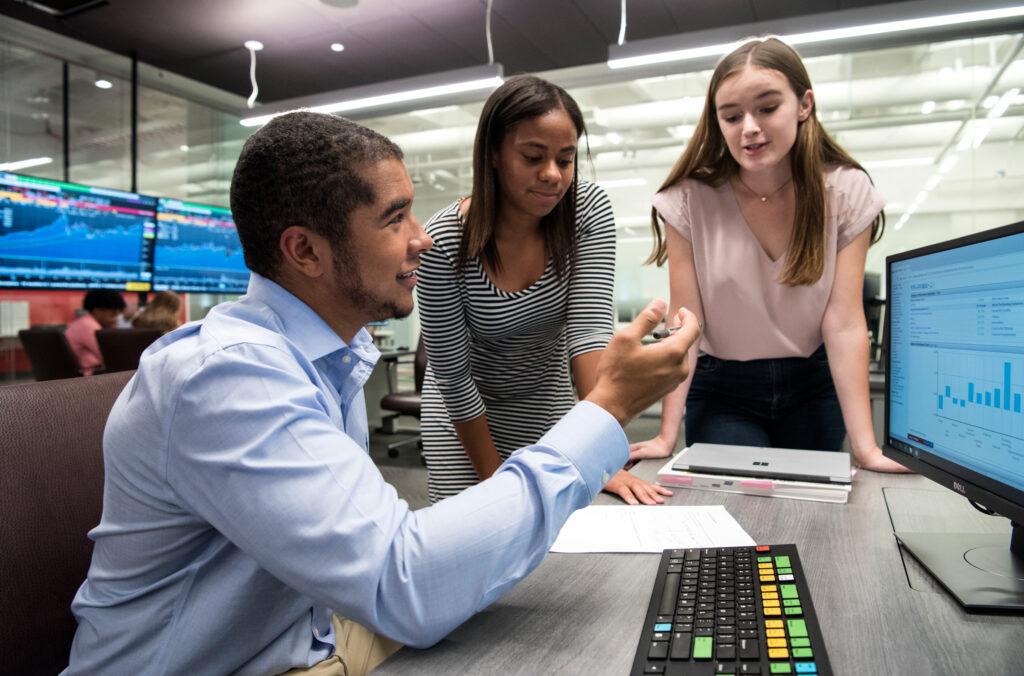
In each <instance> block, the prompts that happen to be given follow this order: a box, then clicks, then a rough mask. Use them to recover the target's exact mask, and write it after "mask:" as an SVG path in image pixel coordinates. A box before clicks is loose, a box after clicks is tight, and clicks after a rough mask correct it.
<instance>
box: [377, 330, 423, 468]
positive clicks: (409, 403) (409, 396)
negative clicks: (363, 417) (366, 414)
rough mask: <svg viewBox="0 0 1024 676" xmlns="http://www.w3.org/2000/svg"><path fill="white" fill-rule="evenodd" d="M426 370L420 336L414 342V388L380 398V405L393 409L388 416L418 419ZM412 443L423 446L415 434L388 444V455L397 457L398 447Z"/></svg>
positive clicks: (420, 439) (385, 408) (386, 409)
mask: <svg viewBox="0 0 1024 676" xmlns="http://www.w3.org/2000/svg"><path fill="white" fill-rule="evenodd" d="M394 362H397V359H395V360H394ZM426 372H427V348H426V346H425V345H424V344H423V337H422V336H420V340H419V342H418V343H417V344H416V353H415V357H414V359H413V382H414V384H415V388H416V389H414V390H400V391H398V392H390V393H388V394H385V395H384V396H383V397H382V398H381V400H380V407H381V408H382V409H384V410H385V411H394V413H393V414H392V415H390V416H388V417H389V418H397V417H398V416H400V415H411V416H414V417H415V418H417V419H419V417H420V403H421V401H422V399H423V397H422V392H423V376H424V374H425V373H426ZM388 387H389V388H390V387H391V378H390V376H389V377H388ZM412 443H415V444H416V445H417V447H418V448H420V449H422V448H423V439H422V437H421V436H420V435H419V434H417V435H416V436H414V437H410V438H408V439H402V440H401V441H396V442H394V443H391V444H388V457H391V458H396V457H398V449H399V447H401V446H405V445H406V444H412Z"/></svg>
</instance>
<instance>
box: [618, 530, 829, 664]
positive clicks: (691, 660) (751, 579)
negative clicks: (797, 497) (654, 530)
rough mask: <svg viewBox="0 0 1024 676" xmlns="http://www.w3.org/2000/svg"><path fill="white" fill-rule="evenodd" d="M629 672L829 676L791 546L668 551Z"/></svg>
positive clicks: (655, 582) (792, 546) (798, 560)
mask: <svg viewBox="0 0 1024 676" xmlns="http://www.w3.org/2000/svg"><path fill="white" fill-rule="evenodd" d="M630 673H631V674H634V675H636V674H670V675H671V674H686V675H687V676H689V675H691V674H695V675H701V674H708V675H711V674H715V675H716V676H722V675H724V674H735V675H736V676H739V675H740V674H760V675H761V676H772V675H773V674H801V675H806V676H831V674H832V668H831V667H830V666H829V663H828V655H826V654H825V641H824V639H823V638H822V635H821V628H820V627H819V626H818V618H817V616H816V615H815V614H814V607H813V606H812V605H811V593H810V590H809V589H808V588H807V582H806V579H805V577H804V571H803V568H802V567H801V565H800V557H799V556H798V555H797V551H796V545H771V546H767V545H759V546H757V547H721V548H715V549H666V550H665V551H664V552H663V553H662V555H661V564H660V565H659V566H658V577H657V578H656V579H655V581H654V591H653V592H652V593H651V603H650V605H649V606H648V608H647V618H646V619H645V620H644V628H643V631H642V632H641V634H640V645H638V646H637V649H636V657H635V658H634V659H633V670H632V671H631V672H630Z"/></svg>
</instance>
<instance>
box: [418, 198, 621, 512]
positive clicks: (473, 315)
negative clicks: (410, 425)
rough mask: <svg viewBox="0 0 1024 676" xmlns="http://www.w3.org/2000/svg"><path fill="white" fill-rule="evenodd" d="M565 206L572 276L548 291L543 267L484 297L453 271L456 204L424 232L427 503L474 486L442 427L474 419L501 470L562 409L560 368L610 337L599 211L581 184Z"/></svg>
mask: <svg viewBox="0 0 1024 676" xmlns="http://www.w3.org/2000/svg"><path fill="white" fill-rule="evenodd" d="M576 197H577V202H576V241H577V262H576V268H575V270H574V272H573V274H572V275H571V277H570V278H569V279H566V280H562V281H559V279H558V276H557V275H556V274H555V269H554V267H553V266H552V265H551V263H550V262H549V263H548V266H547V268H546V269H545V270H544V274H543V275H541V277H540V279H538V280H537V281H536V282H534V283H533V284H532V285H531V286H529V287H527V288H526V289H523V290H522V291H517V292H515V293H509V292H506V291H502V290H500V289H498V288H497V287H496V286H494V284H492V283H491V281H490V278H488V276H487V274H486V273H485V272H484V268H483V266H482V264H481V263H480V261H479V260H477V259H474V260H472V261H470V263H469V265H468V266H467V268H466V269H465V271H464V273H462V274H459V273H457V272H456V268H455V259H456V254H457V252H458V247H459V238H460V236H461V233H462V214H461V212H460V211H459V204H458V202H456V203H454V204H452V205H451V206H449V207H447V208H445V209H442V210H441V211H439V212H438V213H437V214H435V215H434V216H433V217H432V218H431V219H430V221H429V222H428V223H427V224H426V226H425V228H426V230H427V232H428V233H430V236H431V237H432V238H433V240H434V246H433V248H432V249H431V250H430V251H429V252H428V253H426V254H424V255H423V256H422V258H421V261H422V265H421V266H420V269H419V271H418V276H419V283H418V286H417V293H418V305H419V312H420V321H421V330H422V331H423V338H424V341H425V344H426V348H427V356H428V363H427V372H426V377H425V379H424V383H423V403H422V410H421V427H422V436H423V453H424V456H425V458H426V461H427V471H428V491H429V495H430V499H431V501H432V502H436V501H437V500H440V499H442V498H445V497H448V496H451V495H455V494H456V493H459V492H460V491H462V490H463V489H465V488H467V487H469V486H472V485H474V484H476V483H477V476H476V472H475V471H474V470H473V465H472V463H470V461H469V456H467V455H466V452H465V451H464V450H463V449H462V444H461V443H460V442H459V438H458V436H457V435H456V433H455V428H454V427H453V426H452V422H453V421H455V422H464V421H467V420H471V419H473V418H476V417H477V416H479V415H480V414H481V413H484V414H486V417H487V423H488V427H489V428H490V432H491V437H492V438H493V439H494V443H495V446H497V449H498V453H499V454H500V455H501V458H502V459H503V460H504V459H505V458H507V457H508V456H509V455H510V454H511V453H512V452H513V451H515V450H516V449H518V448H521V447H523V446H528V445H530V444H533V443H534V442H536V441H537V440H538V439H540V437H541V436H543V434H544V433H545V432H546V431H547V430H548V429H549V428H551V426H553V425H554V424H555V423H556V422H557V421H558V420H559V419H560V418H561V417H562V416H563V415H564V414H565V413H566V412H568V411H569V409H570V408H572V406H573V404H574V402H575V393H574V391H573V385H572V380H571V377H570V368H569V363H570V360H571V359H572V358H573V357H575V356H577V355H580V354H584V353H586V352H592V351H594V350H602V349H604V347H605V345H606V344H607V343H608V340H609V339H610V338H611V336H612V330H613V321H612V290H613V285H614V276H615V220H614V216H613V215H612V208H611V203H610V202H609V201H608V196H607V195H606V194H605V193H604V191H603V190H602V189H601V188H600V187H598V186H597V185H596V184H593V183H588V182H584V181H580V183H579V187H578V189H577V196H576Z"/></svg>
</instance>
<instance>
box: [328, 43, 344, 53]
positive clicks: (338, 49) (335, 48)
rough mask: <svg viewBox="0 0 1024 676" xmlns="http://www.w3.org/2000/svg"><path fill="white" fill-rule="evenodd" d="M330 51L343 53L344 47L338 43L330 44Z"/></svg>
mask: <svg viewBox="0 0 1024 676" xmlns="http://www.w3.org/2000/svg"><path fill="white" fill-rule="evenodd" d="M331 51H332V52H343V51H345V45H343V44H341V43H340V42H332V43H331Z"/></svg>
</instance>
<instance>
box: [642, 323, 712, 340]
mask: <svg viewBox="0 0 1024 676" xmlns="http://www.w3.org/2000/svg"><path fill="white" fill-rule="evenodd" d="M681 328H683V327H682V326H670V327H668V328H667V329H658V330H657V331H652V332H651V337H653V338H654V339H655V340H661V339H662V338H668V337H669V336H671V335H672V334H673V333H675V332H676V331H678V330H679V329H681ZM697 328H699V329H703V328H704V324H702V323H698V324H697Z"/></svg>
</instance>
